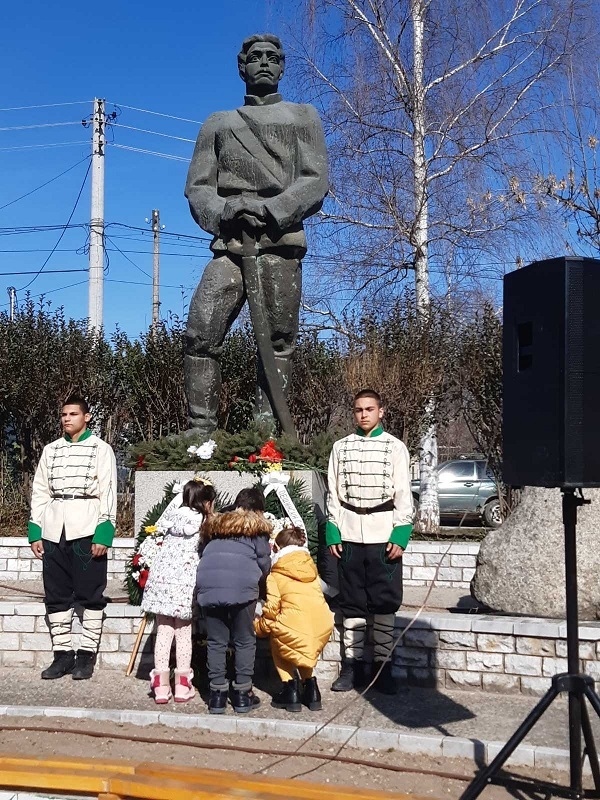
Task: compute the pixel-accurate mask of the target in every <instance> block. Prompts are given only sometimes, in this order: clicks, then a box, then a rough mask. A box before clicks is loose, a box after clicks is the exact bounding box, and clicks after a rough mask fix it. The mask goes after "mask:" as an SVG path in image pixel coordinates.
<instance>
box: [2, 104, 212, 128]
mask: <svg viewBox="0 0 600 800" xmlns="http://www.w3.org/2000/svg"><path fill="white" fill-rule="evenodd" d="M107 102H110V103H111V105H113V106H117V107H118V108H127V109H128V110H129V111H141V112H142V113H143V114H154V116H156V117H167V119H176V120H179V121H180V122H192V123H194V125H202V123H201V122H198V120H197V119H187V117H174V116H173V115H172V114H163V113H161V112H160V111H149V110H148V109H147V108H136V107H135V106H125V105H123V103H113V102H112V100H110V101H107ZM1 110H2V109H0V111H1Z"/></svg>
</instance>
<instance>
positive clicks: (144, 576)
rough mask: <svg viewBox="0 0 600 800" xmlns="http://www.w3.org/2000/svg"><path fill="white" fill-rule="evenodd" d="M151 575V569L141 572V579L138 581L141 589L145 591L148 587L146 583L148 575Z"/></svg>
mask: <svg viewBox="0 0 600 800" xmlns="http://www.w3.org/2000/svg"><path fill="white" fill-rule="evenodd" d="M149 574H150V570H149V569H142V570H140V578H139V580H138V583H139V585H140V589H143V588H144V586H145V585H146V582H147V581H148V575H149Z"/></svg>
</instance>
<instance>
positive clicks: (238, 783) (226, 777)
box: [136, 762, 419, 800]
mask: <svg viewBox="0 0 600 800" xmlns="http://www.w3.org/2000/svg"><path fill="white" fill-rule="evenodd" d="M136 775H140V776H141V775H145V776H148V777H151V776H152V777H154V778H156V779H157V780H160V777H161V776H169V777H172V778H176V779H177V780H184V781H189V782H190V783H195V784H199V785H200V786H206V787H208V786H210V787H211V788H212V787H215V788H217V787H227V788H229V787H235V788H236V789H238V790H242V791H243V790H246V791H255V792H261V793H262V794H264V795H265V796H268V797H271V798H274V797H281V798H286V799H287V800H323V798H324V797H327V794H326V792H333V791H334V789H333V787H328V786H325V785H319V784H318V783H309V782H308V781H300V780H296V779H293V780H292V779H288V778H272V777H269V776H267V775H252V776H248V775H245V774H242V773H239V772H231V771H225V770H216V769H190V768H181V767H177V766H174V765H171V764H169V765H167V764H154V763H152V762H148V763H141V764H138V766H137V768H136ZM336 791H337V793H339V794H343V796H344V797H351V798H355V800H419V798H418V797H416V796H415V795H407V794H403V793H400V794H390V793H389V792H380V791H377V790H375V789H373V790H371V789H356V788H352V787H346V786H339V787H337V789H336Z"/></svg>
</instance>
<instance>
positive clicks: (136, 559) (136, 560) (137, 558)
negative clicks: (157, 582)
mask: <svg viewBox="0 0 600 800" xmlns="http://www.w3.org/2000/svg"><path fill="white" fill-rule="evenodd" d="M139 563H140V554H139V553H136V554H135V555H134V557H133V559H132V560H131V566H132V567H137V565H138V564H139Z"/></svg>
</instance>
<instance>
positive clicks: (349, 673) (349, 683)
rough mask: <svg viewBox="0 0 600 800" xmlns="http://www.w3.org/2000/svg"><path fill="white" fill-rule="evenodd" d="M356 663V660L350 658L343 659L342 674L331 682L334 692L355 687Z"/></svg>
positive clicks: (347, 690)
mask: <svg viewBox="0 0 600 800" xmlns="http://www.w3.org/2000/svg"><path fill="white" fill-rule="evenodd" d="M354 664H355V661H354V660H353V659H350V658H345V659H344V660H343V661H342V668H341V670H340V674H339V675H338V677H337V678H336V680H334V682H333V683H332V684H331V691H332V692H349V691H351V690H352V689H354Z"/></svg>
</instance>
